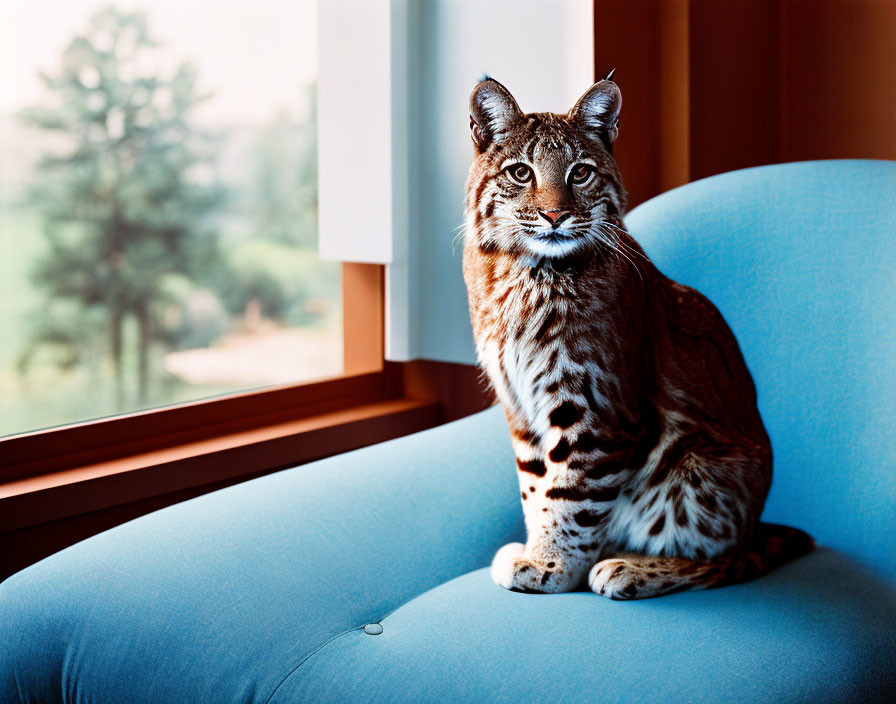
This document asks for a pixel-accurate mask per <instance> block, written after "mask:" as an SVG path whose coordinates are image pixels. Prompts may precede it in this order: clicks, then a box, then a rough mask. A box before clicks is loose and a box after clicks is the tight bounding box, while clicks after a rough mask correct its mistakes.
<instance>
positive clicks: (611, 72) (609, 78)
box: [604, 68, 616, 81]
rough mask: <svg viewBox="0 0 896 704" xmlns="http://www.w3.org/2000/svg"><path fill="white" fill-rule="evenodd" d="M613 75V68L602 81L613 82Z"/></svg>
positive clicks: (614, 70) (614, 71) (614, 73)
mask: <svg viewBox="0 0 896 704" xmlns="http://www.w3.org/2000/svg"><path fill="white" fill-rule="evenodd" d="M615 75H616V69H615V68H614V69H613V70H612V71H610V72H609V73H608V74H607V77H606V78H605V79H604V80H605V81H612V80H613V76H615Z"/></svg>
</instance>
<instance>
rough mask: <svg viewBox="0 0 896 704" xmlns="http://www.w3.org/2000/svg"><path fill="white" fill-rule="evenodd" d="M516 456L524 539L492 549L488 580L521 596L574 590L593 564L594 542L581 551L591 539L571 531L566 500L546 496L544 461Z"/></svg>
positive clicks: (526, 453) (580, 531)
mask: <svg viewBox="0 0 896 704" xmlns="http://www.w3.org/2000/svg"><path fill="white" fill-rule="evenodd" d="M514 444H515V445H518V443H514ZM520 450H524V452H520ZM526 450H528V451H526ZM517 456H518V459H517V469H518V470H519V471H518V475H519V481H520V496H521V499H522V502H523V513H524V515H525V519H526V533H527V540H526V544H525V545H523V544H522V543H510V544H508V545H505V546H504V547H502V548H501V549H500V550H498V552H497V554H496V555H495V558H494V560H492V568H491V575H492V580H493V581H494V582H495V584H497V585H499V586H501V587H504V588H505V589H512V590H515V591H524V592H542V593H557V592H568V591H572V590H574V589H577V588H578V587H579V586H581V585H582V584H583V583H584V580H585V577H586V575H587V573H588V569H589V568H590V567H591V565H593V564H594V561H595V559H596V558H597V556H598V554H599V547H598V545H597V543H596V542H595V544H594V545H593V546H592V547H591V549H588V548H587V547H586V549H582V547H581V546H582V544H583V540H582V539H583V538H585V540H586V541H591V542H594V541H592V540H591V539H590V538H586V537H585V536H584V535H583V533H584V531H585V529H583V528H582V527H581V526H579V525H574V528H573V525H571V524H570V521H569V520H568V517H565V516H564V515H563V513H564V511H565V509H566V504H567V502H565V501H557V500H555V499H552V498H549V494H550V488H551V486H552V485H553V477H552V476H551V475H550V474H549V472H548V469H547V467H546V466H545V463H544V461H542V460H541V459H537V458H532V457H533V455H532V452H531V448H525V449H524V448H520V447H517ZM522 457H529V458H531V459H521V458H522Z"/></svg>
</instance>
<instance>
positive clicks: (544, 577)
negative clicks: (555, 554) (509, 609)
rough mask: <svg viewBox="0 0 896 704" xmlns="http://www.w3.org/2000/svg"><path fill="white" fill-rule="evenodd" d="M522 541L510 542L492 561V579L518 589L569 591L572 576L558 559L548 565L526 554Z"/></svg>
mask: <svg viewBox="0 0 896 704" xmlns="http://www.w3.org/2000/svg"><path fill="white" fill-rule="evenodd" d="M524 549H525V546H524V545H523V544H522V543H509V544H507V545H505V546H504V547H503V548H501V549H500V550H498V552H497V553H496V554H495V559H494V560H492V570H491V571H492V580H493V581H494V583H495V584H497V585H498V586H499V587H504V588H505V589H511V590H513V591H517V592H537V593H544V594H549V593H554V592H563V591H568V590H569V589H570V587H569V579H568V577H567V575H566V573H565V571H564V570H563V569H562V567H561V566H560V565H559V563H558V562H556V561H553V562H547V563H545V564H544V565H542V564H540V563H538V562H536V561H535V560H531V559H529V558H528V557H525V556H524V554H523V552H524Z"/></svg>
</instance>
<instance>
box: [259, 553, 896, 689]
mask: <svg viewBox="0 0 896 704" xmlns="http://www.w3.org/2000/svg"><path fill="white" fill-rule="evenodd" d="M381 623H382V627H383V632H382V633H381V634H380V635H368V634H366V633H365V632H364V631H363V630H360V629H358V630H354V631H351V632H349V633H345V634H343V635H341V636H339V637H338V638H336V639H334V640H332V641H330V642H329V643H327V644H326V645H325V646H324V647H323V648H321V649H320V650H318V651H317V652H315V653H314V654H313V655H312V656H311V657H309V658H308V659H307V660H305V662H304V663H302V664H301V665H300V666H299V667H298V668H297V669H296V671H295V672H294V673H293V674H292V675H291V676H290V677H289V678H288V679H287V680H286V681H285V682H284V684H283V686H282V687H281V688H280V689H279V690H278V692H277V693H276V695H275V696H274V698H273V700H272V701H273V702H278V703H283V702H298V701H314V702H360V701H364V702H408V703H410V702H470V701H473V702H486V701H487V702H514V703H522V702H586V701H599V702H607V703H609V702H656V701H662V702H664V703H667V704H671V703H676V702H681V703H682V704H686V703H687V704H689V703H691V702H719V703H722V702H724V703H730V702H751V703H752V704H761V703H765V702H767V703H768V704H786V703H796V702H805V703H806V704H822V703H825V702H843V703H846V702H856V701H884V700H885V699H886V693H887V692H892V691H893V689H894V688H896V595H894V592H893V591H892V590H891V589H890V588H889V587H888V586H886V585H883V584H881V583H880V582H879V581H878V580H877V578H875V577H874V576H872V575H871V574H870V573H868V572H867V571H865V570H864V569H863V568H861V567H860V566H858V565H857V564H856V563H855V562H853V561H852V560H850V559H849V558H846V557H844V556H843V555H841V554H839V553H836V552H834V551H831V550H825V549H821V550H818V551H817V552H815V553H813V554H811V555H809V556H807V557H804V558H802V559H800V560H798V561H797V562H795V563H792V564H790V565H788V566H786V567H784V568H781V569H779V570H778V571H776V572H773V573H772V574H770V575H768V576H766V577H764V578H762V579H759V580H756V581H754V582H751V583H748V584H741V585H737V586H733V587H726V588H723V589H716V590H710V591H706V592H691V593H681V594H677V595H673V596H667V597H662V598H659V599H651V600H644V601H634V602H615V601H610V600H608V599H602V598H600V597H598V596H596V595H594V594H592V593H590V592H588V593H585V592H579V593H573V594H559V595H550V596H544V595H532V594H519V593H516V592H509V591H506V590H504V589H501V588H500V587H496V586H495V585H494V584H492V582H491V580H490V579H489V575H488V571H487V570H484V569H483V570H478V571H476V572H472V573H470V574H466V575H464V576H462V577H459V578H457V579H454V580H452V581H450V582H448V583H446V584H443V585H441V586H439V587H437V588H435V589H432V590H430V591H428V592H426V593H425V594H422V595H421V596H419V597H417V598H416V599H413V600H412V601H410V602H408V603H407V604H405V605H403V606H401V607H400V608H398V609H397V610H395V611H394V612H392V613H391V614H389V615H387V616H385V617H384V618H382V619H381Z"/></svg>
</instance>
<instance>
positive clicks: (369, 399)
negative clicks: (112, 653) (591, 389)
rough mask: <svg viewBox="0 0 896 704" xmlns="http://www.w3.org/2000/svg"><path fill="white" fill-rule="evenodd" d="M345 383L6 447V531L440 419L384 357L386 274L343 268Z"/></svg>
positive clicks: (298, 459) (305, 457) (241, 398)
mask: <svg viewBox="0 0 896 704" xmlns="http://www.w3.org/2000/svg"><path fill="white" fill-rule="evenodd" d="M342 275H343V281H342V291H343V310H344V314H343V315H344V318H343V321H344V322H343V339H344V346H345V352H344V359H345V365H344V371H345V374H344V375H343V376H341V377H337V378H332V379H325V380H322V381H311V382H306V383H297V384H290V385H281V386H274V387H268V388H264V389H260V390H254V391H247V392H242V393H234V394H229V395H226V396H222V397H217V398H212V399H206V400H198V401H193V402H189V403H184V404H179V405H175V406H169V407H163V408H157V409H152V410H147V411H140V412H137V413H129V414H125V415H120V416H114V417H110V418H102V419H98V420H92V421H87V422H83V423H77V424H73V425H68V426H62V427H58V428H50V429H47V430H39V431H35V432H30V433H24V434H20V435H14V436H11V437H8V438H4V439H2V440H0V532H5V531H11V530H17V529H21V528H24V527H27V526H31V525H36V524H39V523H44V522H47V521H53V520H58V519H60V518H65V517H68V516H74V515H77V514H79V513H83V512H85V511H93V510H100V509H104V508H109V507H111V506H116V505H120V504H122V503H127V502H132V501H137V500H142V499H146V498H149V497H153V496H159V495H162V494H166V493H171V492H175V491H180V490H184V489H189V488H195V487H197V486H202V485H210V484H214V483H216V482H221V481H225V480H239V479H240V478H245V477H247V476H252V475H256V474H258V473H263V472H267V471H272V470H275V469H280V468H284V467H288V466H294V465H297V464H302V463H304V462H308V461H310V460H314V459H318V458H321V457H326V456H329V455H333V454H337V453H339V452H344V451H347V450H350V449H354V448H358V447H362V446H365V445H369V444H372V443H375V442H380V441H382V440H386V439H389V438H392V437H397V436H399V435H403V434H406V433H409V432H414V431H415V430H420V429H423V428H425V427H431V426H432V425H435V424H437V423H438V422H439V420H440V413H439V407H438V404H437V403H435V402H434V401H433V400H425V399H424V400H420V399H416V398H409V397H407V396H405V394H404V385H403V379H402V374H401V370H400V369H397V368H395V367H394V366H389V365H386V364H385V363H384V359H383V333H384V326H383V305H384V293H383V289H384V283H383V278H384V276H383V267H382V266H381V265H375V264H348V263H347V264H343V268H342Z"/></svg>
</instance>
